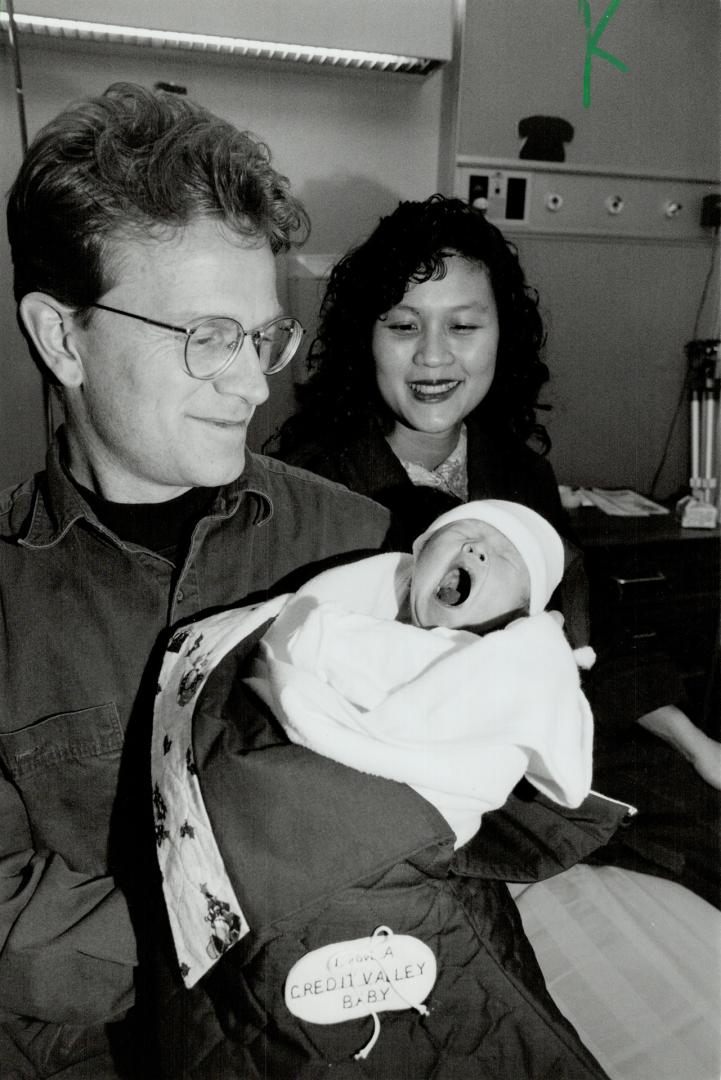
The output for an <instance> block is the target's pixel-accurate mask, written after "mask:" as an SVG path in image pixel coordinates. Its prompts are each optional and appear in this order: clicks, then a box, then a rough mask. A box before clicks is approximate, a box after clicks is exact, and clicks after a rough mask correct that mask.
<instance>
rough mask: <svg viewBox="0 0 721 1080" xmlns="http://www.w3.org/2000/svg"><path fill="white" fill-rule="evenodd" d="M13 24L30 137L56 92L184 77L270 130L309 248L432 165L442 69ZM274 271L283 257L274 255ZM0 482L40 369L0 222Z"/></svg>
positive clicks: (425, 183)
mask: <svg viewBox="0 0 721 1080" xmlns="http://www.w3.org/2000/svg"><path fill="white" fill-rule="evenodd" d="M37 40H40V39H35V41H31V40H30V39H29V38H28V37H26V36H22V37H21V39H20V46H21V49H22V53H21V59H22V71H23V82H24V87H25V103H26V113H27V123H28V132H29V136H30V138H32V136H33V134H34V133H35V132H36V131H37V130H38V128H39V127H40V126H41V125H42V124H43V123H45V122H46V121H47V120H49V119H50V118H51V117H52V116H54V115H55V114H56V113H57V112H58V111H59V110H60V109H61V108H62V107H63V106H64V105H65V104H67V103H69V102H71V101H72V100H74V99H76V98H78V97H81V96H84V95H87V94H96V93H100V92H101V91H102V90H104V89H105V88H106V87H107V86H108V85H109V84H110V83H112V82H114V81H116V80H119V79H127V80H130V81H133V82H139V83H142V84H144V85H146V86H152V85H153V83H155V82H157V81H167V82H175V83H182V84H183V85H184V86H186V87H187V89H188V94H189V96H191V97H193V98H195V99H196V100H197V101H199V102H201V103H202V104H203V105H205V106H206V107H207V108H209V109H211V110H212V111H213V112H216V113H218V114H220V115H222V116H224V117H226V118H227V119H229V120H231V121H232V122H234V123H236V124H237V125H238V126H240V127H244V128H248V129H250V130H251V131H253V132H255V133H256V134H257V135H259V136H261V137H262V138H263V139H264V140H266V141H267V142H268V144H269V145H270V147H271V150H272V151H273V155H274V161H275V164H276V166H277V167H278V168H279V169H280V170H281V171H283V172H284V173H286V175H288V176H289V177H290V178H291V182H292V184H293V187H294V188H295V190H296V192H297V193H298V194H299V195H300V196H301V198H302V199H303V200H304V202H305V204H306V206H307V209H308V211H309V213H310V216H311V220H312V223H313V233H312V235H311V239H310V240H309V242H308V244H307V245H306V249H305V250H307V251H309V252H324V251H342V250H344V249H345V248H346V247H348V246H349V245H350V244H352V243H354V242H356V241H358V240H359V239H361V238H362V237H363V236H364V235H365V234H367V233H368V232H369V231H370V229H371V228H372V227H373V226H374V224H375V223H376V221H377V219H378V216H379V215H380V214H382V213H386V212H388V211H389V210H391V209H393V208H394V207H395V205H396V204H397V202H398V200H399V199H400V198H410V199H414V198H425V197H426V196H427V195H429V194H430V193H431V192H432V191H434V190H435V189H436V185H437V176H438V167H439V163H438V146H439V123H440V107H441V90H442V86H441V74H440V72H439V73H435V74H432V75H430V76H428V77H427V78H425V79H420V78H417V77H407V76H402V75H383V74H376V73H367V74H366V73H359V72H346V73H326V72H321V71H313V70H312V69H309V68H307V69H304V70H301V69H299V68H287V67H286V66H285V65H279V64H275V65H267V66H263V65H258V64H256V65H253V64H251V63H247V62H243V63H241V62H238V61H233V60H232V59H228V60H221V59H218V58H204V57H201V58H197V59H196V58H195V57H194V56H191V55H189V54H188V53H182V54H172V53H170V52H166V51H163V52H153V53H151V52H150V51H146V50H142V49H136V48H123V47H117V48H115V49H113V50H108V49H105V48H99V47H97V46H94V45H91V44H89V43H88V44H85V45H80V44H77V45H73V46H70V45H69V44H67V43H63V42H57V43H56V44H54V45H51V44H49V43H48V42H47V41H45V42H44V43H43V44H37V43H35V42H36V41H37ZM0 141H1V145H2V147H3V155H2V159H1V160H0V185H1V186H2V190H3V191H4V192H5V191H7V189H8V188H9V186H10V184H11V183H12V180H13V177H14V175H15V172H16V170H17V167H18V165H19V163H20V157H21V153H20V142H19V135H18V126H17V119H16V110H15V94H14V79H13V72H12V64H11V59H10V56H9V52H8V50H7V48H2V49H0ZM280 269H281V273H282V269H283V268H282V266H281V267H280ZM0 274H1V275H2V282H3V286H4V287H3V289H2V291H1V292H2V294H1V295H0V336H1V337H0V339H1V340H2V343H3V345H2V350H0V488H2V487H4V486H5V485H7V484H10V483H15V482H16V481H19V480H20V479H22V478H24V477H25V476H26V475H27V474H29V473H30V472H31V471H33V470H35V469H37V468H38V467H40V466H41V465H42V461H43V455H44V433H43V418H42V400H41V390H40V380H39V377H38V375H37V373H36V372H35V369H34V368H33V366H32V363H31V361H30V359H29V357H28V355H27V350H26V348H25V345H24V342H23V341H22V338H21V336H20V334H19V331H18V330H17V328H16V324H15V312H14V306H13V304H12V302H11V299H10V293H11V270H10V261H9V253H8V248H7V239H6V235H5V230H4V228H3V230H2V238H1V240H0ZM291 393H292V390H291V387H290V383H289V378H288V376H286V377H285V379H284V378H283V376H282V375H281V376H279V377H278V379H277V380H276V381H275V382H274V383H273V396H272V403H271V405H270V407H265V413H264V414H262V413H261V414H259V415H258V417H257V418H256V422H255V430H254V433H253V436H254V437H253V443H254V444H256V445H258V444H259V443H260V442H262V441H263V439H264V438H265V437H266V436H267V434H268V433H269V431H270V430H271V428H272V427H273V425H274V423H275V422H276V420H277V419H278V418H279V417H283V416H285V415H287V413H288V411H289V410H290V408H292V398H291Z"/></svg>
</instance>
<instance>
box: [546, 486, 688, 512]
mask: <svg viewBox="0 0 721 1080" xmlns="http://www.w3.org/2000/svg"><path fill="white" fill-rule="evenodd" d="M561 501H562V502H563V504H564V506H597V507H598V508H599V510H603V512H604V514H611V515H612V516H613V517H650V515H651V514H668V513H669V511H668V508H667V507H665V506H661V505H659V503H657V502H654V501H653V500H652V499H647V498H646V496H645V495H639V493H638V492H637V491H633V490H632V489H631V488H597V487H593V488H573V489H568V488H566V489H564V488H563V487H562V488H561Z"/></svg>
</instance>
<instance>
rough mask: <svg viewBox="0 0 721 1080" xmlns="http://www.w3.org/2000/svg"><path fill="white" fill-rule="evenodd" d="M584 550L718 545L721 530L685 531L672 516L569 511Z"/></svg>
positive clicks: (587, 508) (590, 509)
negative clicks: (697, 542)
mask: <svg viewBox="0 0 721 1080" xmlns="http://www.w3.org/2000/svg"><path fill="white" fill-rule="evenodd" d="M568 514H569V517H570V519H571V524H572V526H573V530H574V532H575V534H576V537H577V539H578V541H579V543H580V545H581V547H605V546H607V545H609V546H610V545H617V544H663V543H667V542H669V541H671V542H675V541H685V540H709V541H714V540H715V541H716V542H717V543H718V541H719V538H721V529H720V528H718V527H717V528H715V529H684V528H682V527H681V526H680V525H679V523H678V521H677V520H676V518H675V516H674V514H673V513H669V514H651V515H650V516H649V517H612V516H611V515H610V514H604V512H603V511H602V510H599V509H598V507H597V506H579V507H577V508H575V509H573V510H569V511H568Z"/></svg>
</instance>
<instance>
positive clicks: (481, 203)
mask: <svg viewBox="0 0 721 1080" xmlns="http://www.w3.org/2000/svg"><path fill="white" fill-rule="evenodd" d="M530 185H531V174H530V173H522V172H509V171H507V170H506V169H495V170H489V171H488V172H481V171H479V172H476V171H474V172H473V173H472V174H471V175H470V176H469V178H468V201H469V203H470V204H471V206H475V207H476V209H477V210H482V211H483V212H484V213H485V214H486V216H487V218H488V220H489V221H493V222H495V224H497V225H501V224H514V223H515V224H521V223H527V222H528V206H529V193H530Z"/></svg>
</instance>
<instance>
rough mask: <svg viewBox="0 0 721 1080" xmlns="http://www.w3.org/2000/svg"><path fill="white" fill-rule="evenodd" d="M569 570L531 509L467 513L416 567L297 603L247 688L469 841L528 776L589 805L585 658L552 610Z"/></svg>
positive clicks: (501, 507) (348, 571) (337, 573)
mask: <svg viewBox="0 0 721 1080" xmlns="http://www.w3.org/2000/svg"><path fill="white" fill-rule="evenodd" d="M563 562H564V558H563V544H562V542H561V539H560V537H559V536H558V534H557V533H556V531H555V530H554V529H553V528H552V526H551V525H549V523H548V522H547V521H546V520H545V519H544V518H542V517H540V515H538V514H536V513H535V512H534V511H533V510H530V509H528V507H525V506H522V505H520V504H518V503H511V502H507V501H503V500H495V499H494V500H491V499H489V500H482V501H477V502H472V503H467V504H464V505H463V506H459V507H457V508H456V509H454V510H452V511H450V512H449V513H447V514H443V515H442V516H441V517H440V518H438V519H437V520H436V521H435V522H434V523H433V524H432V525H431V526H430V528H429V529H428V530H427V531H426V532H425V533H423V534H422V535H421V536H420V537H418V539H417V540H416V542H415V544H414V547H413V556H409V555H404V554H399V553H393V554H387V555H379V556H374V557H372V558H370V559H364V560H361V561H360V562H358V563H353V564H350V565H348V566H343V567H338V568H336V569H334V570H330V571H327V572H326V573H324V574H321V575H319V576H318V577H317V578H314V579H313V580H312V581H310V582H308V583H307V584H306V585H305V586H303V588H301V589H300V590H299V591H298V593H296V594H295V595H294V596H292V597H289V598H288V599H287V600H286V601H285V602H284V603H283V604H282V606H281V607H280V610H279V612H278V614H277V617H276V618H275V621H274V622H273V624H272V625H271V627H270V628H269V630H268V631H267V632H266V634H265V636H264V638H263V640H262V641H261V644H260V649H259V655H258V658H257V661H256V663H255V665H254V669H253V672H252V676H251V678H250V679H249V680H248V681H249V683H250V685H251V686H252V687H253V689H254V690H255V691H256V692H257V693H258V694H259V696H260V697H262V698H263V700H264V701H265V702H266V703H267V704H268V705H269V706H270V708H271V709H272V710H273V712H274V714H275V715H276V717H277V718H278V719H279V720H280V722H281V723H282V725H283V727H284V728H285V730H286V733H287V734H288V737H289V738H290V739H291V740H292V741H294V742H298V743H301V744H302V745H304V746H307V747H309V748H310V749H312V750H314V751H316V752H317V753H320V754H323V755H325V756H326V757H331V758H334V759H335V760H337V761H340V762H342V763H343V764H345V765H349V766H352V767H354V768H357V769H361V770H362V771H365V772H370V773H373V774H375V775H379V776H385V777H387V778H389V779H395V780H400V781H402V782H405V783H408V784H410V785H411V786H413V787H414V788H415V789H416V790H417V791H418V792H419V793H420V794H422V795H423V796H424V797H425V798H427V799H428V800H429V801H431V802H433V803H434V805H436V806H437V807H438V809H439V810H440V811H441V813H443V814H444V816H445V817H446V819H447V820H448V821H449V822H450V823H451V825H452V827H453V828H454V831H455V832H456V836H457V843H458V844H460V843H464V842H465V841H466V840H468V839H469V838H470V836H472V835H473V834H474V833H475V832H476V831H477V829H478V827H479V824H480V820H481V815H482V814H483V813H484V812H486V811H487V810H489V809H495V808H496V807H498V806H501V805H502V804H503V803H504V802H505V800H506V798H507V797H508V795H509V794H510V792H511V790H512V789H513V787H514V786H515V784H516V783H517V782H518V781H519V780H520V779H521V777H523V776H526V777H527V778H528V779H529V780H530V781H531V783H533V784H535V786H536V787H538V788H539V790H541V791H543V792H544V794H547V795H548V796H549V797H551V798H553V799H555V800H556V801H558V802H561V803H562V804H564V805H567V806H576V805H578V804H579V803H580V802H582V800H583V799H584V798H585V796H586V795H587V794H588V791H589V790H590V777H591V742H592V720H591V714H590V709H589V706H588V703H587V701H586V699H585V697H584V695H583V693H582V691H581V688H580V681H579V677H578V671H577V661H578V662H580V660H583V661H584V663H585V662H586V661H587V656H582V657H574V654H573V652H572V650H571V648H570V646H569V645H568V643H567V641H566V639H565V637H564V635H563V631H562V629H561V626H560V617H556V616H553V615H550V614H546V613H544V610H543V609H544V607H545V605H546V603H547V602H548V600H549V599H550V596H551V593H552V592H553V590H554V588H555V587H556V585H557V584H558V583H559V581H560V579H561V576H562V573H563ZM524 616H525V617H524ZM469 627H470V628H472V629H468V628H469ZM500 627H504V629H500ZM589 651H590V650H589Z"/></svg>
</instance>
